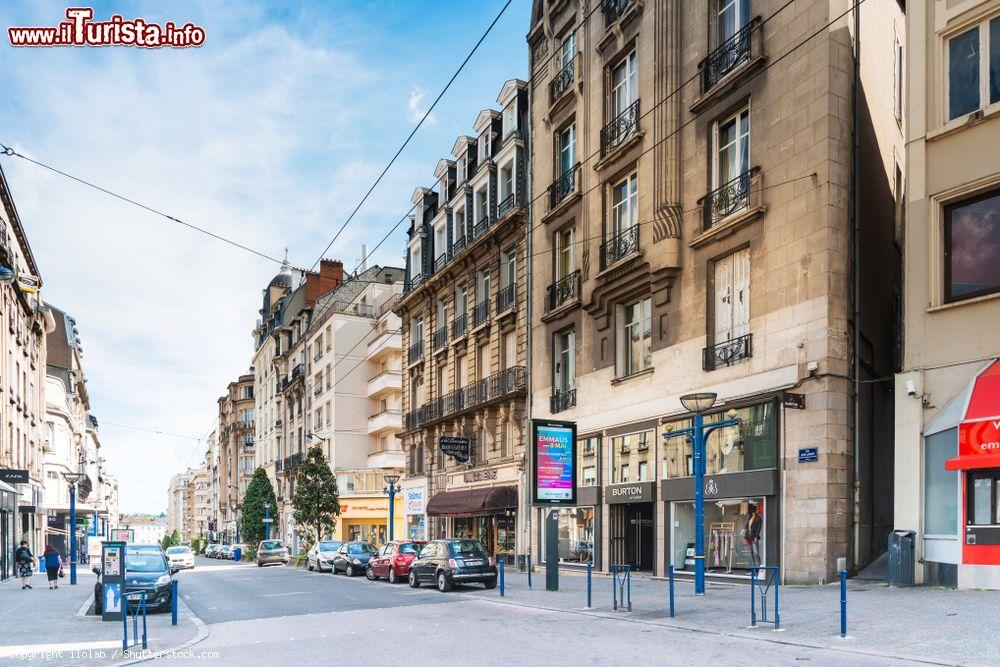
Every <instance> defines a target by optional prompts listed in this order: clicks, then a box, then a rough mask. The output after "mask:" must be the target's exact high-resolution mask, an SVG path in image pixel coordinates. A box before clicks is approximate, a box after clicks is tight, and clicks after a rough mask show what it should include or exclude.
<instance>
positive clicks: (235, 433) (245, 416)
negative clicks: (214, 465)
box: [216, 369, 255, 543]
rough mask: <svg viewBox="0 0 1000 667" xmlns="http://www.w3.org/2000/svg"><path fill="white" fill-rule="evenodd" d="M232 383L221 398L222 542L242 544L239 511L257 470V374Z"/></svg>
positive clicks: (220, 480) (220, 510) (220, 490)
mask: <svg viewBox="0 0 1000 667" xmlns="http://www.w3.org/2000/svg"><path fill="white" fill-rule="evenodd" d="M252 371H253V369H251V372H249V373H245V374H243V375H241V376H239V378H237V379H236V380H235V381H233V382H230V383H229V386H228V387H227V388H226V394H225V395H224V396H221V397H220V398H219V436H218V439H219V475H218V479H219V482H218V497H219V512H218V514H219V519H218V521H219V524H218V526H217V527H216V531H217V532H218V533H219V537H220V539H221V540H222V541H225V542H228V543H234V542H238V541H239V540H238V539H237V526H236V524H237V521H238V520H239V509H238V508H237V505H240V504H242V502H243V498H244V497H245V495H246V491H247V485H248V484H249V483H250V478H251V477H253V471H254V448H255V447H254V443H255V434H254V422H255V419H254V415H255V408H254V373H253V372H252Z"/></svg>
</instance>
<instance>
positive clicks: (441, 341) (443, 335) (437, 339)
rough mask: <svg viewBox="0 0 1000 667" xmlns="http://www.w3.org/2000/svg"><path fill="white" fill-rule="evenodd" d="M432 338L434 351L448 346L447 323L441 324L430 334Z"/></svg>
mask: <svg viewBox="0 0 1000 667" xmlns="http://www.w3.org/2000/svg"><path fill="white" fill-rule="evenodd" d="M432 338H433V339H434V351H435V352H437V351H438V350H441V349H444V348H445V347H448V325H447V324H445V325H442V326H441V327H439V328H438V329H437V330H436V331H435V332H434V335H433V336H432Z"/></svg>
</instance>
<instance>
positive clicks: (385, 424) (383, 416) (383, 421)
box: [368, 410, 403, 435]
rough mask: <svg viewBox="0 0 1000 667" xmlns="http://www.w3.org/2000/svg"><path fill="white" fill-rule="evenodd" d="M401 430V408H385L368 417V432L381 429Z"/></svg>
mask: <svg viewBox="0 0 1000 667" xmlns="http://www.w3.org/2000/svg"><path fill="white" fill-rule="evenodd" d="M401 430H403V412H402V411H401V410H385V411H383V412H379V413H378V414H374V415H372V416H371V417H369V418H368V433H369V434H370V435H374V434H376V433H382V432H383V431H401Z"/></svg>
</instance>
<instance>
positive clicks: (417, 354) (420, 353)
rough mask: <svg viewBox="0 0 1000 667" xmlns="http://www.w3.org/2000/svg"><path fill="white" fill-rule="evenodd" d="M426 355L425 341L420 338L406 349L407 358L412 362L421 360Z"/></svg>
mask: <svg viewBox="0 0 1000 667" xmlns="http://www.w3.org/2000/svg"><path fill="white" fill-rule="evenodd" d="M423 357H424V341H422V340H418V341H417V342H416V343H414V344H413V345H411V346H410V349H409V350H407V351H406V359H407V360H408V361H409V362H410V363H411V364H412V363H414V362H417V361H420V360H421V359H423Z"/></svg>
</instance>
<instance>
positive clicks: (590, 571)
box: [587, 561, 594, 609]
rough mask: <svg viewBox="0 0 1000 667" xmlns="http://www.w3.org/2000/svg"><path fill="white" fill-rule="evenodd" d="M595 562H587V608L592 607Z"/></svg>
mask: <svg viewBox="0 0 1000 667" xmlns="http://www.w3.org/2000/svg"><path fill="white" fill-rule="evenodd" d="M593 570H594V564H593V563H591V562H589V561H588V562H587V609H590V595H591V577H592V576H593Z"/></svg>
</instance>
